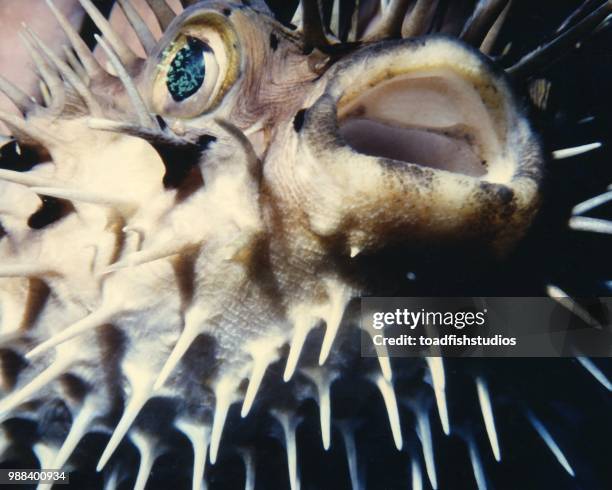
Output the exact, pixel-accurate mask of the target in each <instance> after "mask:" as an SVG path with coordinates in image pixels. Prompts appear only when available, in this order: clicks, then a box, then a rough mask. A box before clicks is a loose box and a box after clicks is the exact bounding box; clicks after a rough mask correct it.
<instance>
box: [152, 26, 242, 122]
mask: <svg viewBox="0 0 612 490" xmlns="http://www.w3.org/2000/svg"><path fill="white" fill-rule="evenodd" d="M156 61H157V63H156V65H155V74H154V76H153V87H152V91H151V99H152V100H151V102H152V105H153V107H154V109H155V111H156V112H158V113H159V114H161V115H168V116H172V117H178V118H194V117H198V116H200V115H202V114H204V113H207V112H210V111H212V110H214V109H215V108H216V107H217V106H218V105H219V103H220V102H221V100H222V98H223V96H224V95H225V94H226V92H227V91H228V90H229V89H230V88H231V86H232V85H233V83H234V82H235V80H236V78H237V74H238V66H239V49H238V43H237V41H236V39H235V35H234V33H233V30H232V29H231V28H230V27H229V26H228V25H226V24H223V23H221V22H219V21H217V19H215V18H212V19H211V18H210V17H204V18H196V19H193V20H191V21H190V22H187V23H185V24H184V25H183V26H181V28H180V30H179V31H178V32H177V33H176V34H175V35H174V36H173V38H172V39H171V40H170V41H169V42H167V44H166V45H165V47H164V48H163V49H161V51H160V54H159V55H158V57H157V60H156Z"/></svg>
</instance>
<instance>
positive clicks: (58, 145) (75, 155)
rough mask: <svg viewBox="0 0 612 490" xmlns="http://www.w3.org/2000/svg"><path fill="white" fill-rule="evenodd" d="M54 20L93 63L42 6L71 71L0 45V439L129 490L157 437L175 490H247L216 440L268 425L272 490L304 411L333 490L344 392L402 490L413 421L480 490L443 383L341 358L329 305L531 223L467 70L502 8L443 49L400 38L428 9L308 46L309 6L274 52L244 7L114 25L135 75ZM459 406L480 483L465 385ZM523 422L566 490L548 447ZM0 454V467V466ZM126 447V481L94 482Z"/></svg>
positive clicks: (523, 146)
mask: <svg viewBox="0 0 612 490" xmlns="http://www.w3.org/2000/svg"><path fill="white" fill-rule="evenodd" d="M80 3H81V5H82V6H83V8H84V9H85V11H86V12H87V14H88V15H89V17H90V18H91V19H92V20H93V21H94V22H95V23H96V25H97V26H98V28H99V29H100V31H101V33H102V37H97V41H98V43H99V48H100V49H101V50H102V51H103V52H104V53H105V59H106V60H107V63H105V64H103V63H101V62H99V61H98V59H99V58H96V57H94V56H93V54H92V53H91V52H90V51H89V48H87V46H86V45H85V44H84V43H83V42H82V41H81V40H80V38H79V37H78V35H77V34H76V33H75V32H74V31H72V30H70V29H71V28H70V27H69V26H70V24H69V23H67V22H66V20H65V18H64V17H63V16H62V14H61V13H60V12H59V11H58V10H57V9H56V8H55V6H54V5H53V3H52V2H51V1H49V2H48V4H49V8H50V12H52V13H53V14H54V15H55V16H56V17H57V20H58V21H59V23H60V24H61V25H62V26H63V27H64V28H65V29H66V30H67V32H66V34H67V38H68V39H69V40H70V41H71V44H72V50H73V51H74V52H73V53H72V55H74V56H73V59H72V60H70V59H68V60H64V59H62V58H60V57H59V56H57V55H56V54H54V53H53V52H52V51H50V50H49V48H48V47H47V46H46V45H45V43H44V42H43V41H41V40H39V38H38V37H37V35H36V33H35V32H32V31H30V30H27V29H26V30H24V35H23V37H24V42H25V43H26V46H27V47H28V49H29V51H30V53H31V56H32V60H33V62H34V64H35V65H36V67H37V72H38V73H39V75H40V83H41V85H42V86H43V87H44V90H43V95H44V96H45V99H46V103H45V104H44V105H40V104H38V103H36V102H34V101H33V100H32V99H30V98H29V96H26V95H25V94H23V93H22V91H21V90H20V89H19V88H17V87H14V86H12V85H11V84H9V83H8V81H4V80H3V79H0V90H2V92H4V93H5V94H6V95H8V96H9V97H11V98H12V100H13V101H14V103H15V105H16V106H17V108H18V109H19V110H20V112H21V114H22V116H16V115H10V114H6V113H0V120H1V121H3V122H4V123H5V124H6V125H7V127H8V128H10V130H11V132H12V135H13V137H14V138H15V139H16V140H17V141H18V144H19V152H23V154H24V155H27V156H28V158H34V159H35V160H36V165H31V166H27V167H25V166H24V168H19V169H2V170H0V179H1V183H0V192H1V195H0V221H1V225H2V228H1V230H2V238H1V240H0V278H1V279H0V306H1V310H0V311H1V323H0V335H2V344H3V345H2V351H1V355H0V360H1V361H2V368H3V369H2V376H1V381H2V388H3V391H4V397H3V398H2V399H1V400H0V416H1V418H2V420H3V421H6V420H8V419H15V418H17V419H24V420H32V421H35V422H36V421H39V422H40V421H42V420H44V421H45V424H42V423H41V424H40V425H41V428H39V431H40V434H39V437H38V438H37V440H36V442H35V443H34V444H33V446H32V447H33V450H34V451H35V452H36V455H37V457H38V458H39V462H40V465H41V467H43V468H72V467H73V466H74V462H73V460H71V456H72V455H73V452H74V451H75V449H76V448H77V447H78V445H79V443H80V442H81V441H82V440H83V439H84V438H85V437H87V436H89V435H92V434H100V433H102V434H104V444H103V445H102V447H101V448H100V452H99V453H97V454H96V458H99V459H98V460H97V464H96V468H97V470H98V471H101V472H103V475H104V481H105V485H106V488H115V485H119V484H120V483H121V481H124V480H125V481H127V480H129V481H130V482H133V483H131V484H132V485H133V486H134V488H139V489H144V488H145V485H146V483H147V479H148V478H149V474H150V473H151V471H155V462H156V460H157V459H158V458H160V457H161V456H163V455H164V454H166V453H168V452H170V451H171V449H172V448H171V446H172V444H173V442H172V441H173V440H175V439H176V438H177V432H180V433H181V434H183V436H181V437H182V438H183V439H185V438H186V439H188V440H189V442H190V443H191V445H192V447H193V463H188V465H191V468H192V470H193V475H192V476H191V477H190V480H191V481H190V482H189V485H190V486H191V487H192V488H193V489H194V490H196V489H200V488H205V487H206V478H205V476H204V471H205V467H206V465H207V460H208V461H209V463H210V465H214V464H215V463H216V461H217V459H218V458H220V457H221V456H222V455H223V454H224V453H223V451H225V454H226V455H227V454H234V455H239V457H240V458H242V459H243V461H244V464H245V468H246V470H245V483H244V485H245V488H247V489H251V488H254V485H255V481H256V480H255V478H256V475H255V473H254V472H255V463H254V461H255V460H256V458H257V452H256V449H257V447H256V444H255V442H254V441H255V435H254V432H255V431H256V429H255V426H256V425H257V424H256V423H255V422H251V423H250V426H251V427H250V430H249V429H248V428H247V429H244V427H241V428H240V429H238V430H237V429H236V426H233V427H225V425H226V420H227V419H228V417H230V416H232V413H233V411H234V410H235V408H238V409H239V411H240V416H241V418H245V419H246V422H247V424H246V425H247V426H248V425H249V423H248V422H249V417H250V418H251V420H254V417H261V418H263V417H267V418H268V419H269V420H273V421H275V424H276V429H277V433H276V436H277V437H279V438H280V439H281V441H282V444H283V445H284V447H285V449H286V456H287V468H288V471H287V470H283V471H287V472H288V477H287V476H286V475H285V474H283V475H282V477H281V478H286V479H287V480H288V485H289V486H290V488H291V489H292V490H297V489H298V488H300V480H301V476H300V469H299V458H298V454H299V447H298V446H297V442H296V440H297V436H296V433H297V430H298V427H299V425H300V423H301V421H302V419H301V417H302V413H303V410H302V407H303V406H304V404H305V402H306V401H307V400H309V399H313V400H315V401H316V403H317V405H318V407H319V413H318V417H319V424H320V431H321V438H322V445H323V448H324V449H325V450H329V449H330V447H331V446H332V441H335V442H334V444H338V442H337V441H339V440H341V441H343V444H344V448H345V451H346V455H347V458H348V470H349V477H350V484H351V485H352V488H353V490H357V489H359V488H364V485H365V480H364V478H363V475H360V474H359V473H360V471H359V468H360V464H358V463H357V459H356V458H357V455H358V451H357V449H356V445H355V444H356V442H355V430H356V429H357V420H356V417H353V416H352V415H351V414H350V413H348V414H347V413H342V414H340V415H339V416H336V415H335V414H334V412H333V404H332V388H333V386H334V383H336V382H337V381H338V380H339V379H349V380H351V381H353V380H354V381H355V382H356V381H361V382H362V383H363V385H366V386H367V387H368V388H367V389H366V390H369V391H368V396H370V395H371V393H372V392H378V395H376V396H377V397H380V401H381V403H383V404H384V408H385V412H386V416H387V417H388V424H389V429H386V430H388V435H389V439H390V440H391V441H392V444H394V445H395V446H396V448H397V449H398V450H402V449H406V448H408V449H407V451H408V453H409V454H410V458H411V459H410V460H409V463H406V466H407V467H410V468H411V478H412V485H413V488H420V485H422V484H423V481H424V479H425V478H426V479H427V480H428V481H429V484H430V485H431V487H432V488H437V478H438V475H437V473H436V472H437V471H438V472H439V471H440V468H439V466H438V469H436V465H435V462H434V458H435V457H436V456H434V449H433V446H434V442H433V440H434V438H433V436H432V420H434V418H433V417H434V416H433V415H430V413H436V412H437V414H438V415H436V418H437V419H438V420H439V424H440V426H441V428H442V430H443V431H444V433H446V434H447V435H448V434H451V433H452V434H454V435H458V436H460V437H462V438H463V439H465V444H466V448H467V453H468V455H469V458H470V462H471V465H472V467H473V473H474V479H475V482H476V484H477V486H478V488H479V489H480V490H482V489H484V488H487V483H486V481H487V477H486V475H485V471H484V468H483V463H482V461H481V456H480V453H479V450H480V449H479V448H478V445H477V444H476V442H475V440H474V438H473V437H472V435H471V434H467V433H465V432H463V431H462V430H457V431H456V432H455V431H454V428H453V426H452V424H451V423H450V421H449V420H450V419H452V417H451V418H450V419H449V412H448V407H447V401H446V375H445V370H444V365H443V361H442V360H441V359H439V358H436V359H434V358H432V359H427V360H425V361H415V362H414V367H413V368H402V369H401V370H396V371H394V370H393V369H392V363H391V360H390V359H389V358H388V357H387V356H386V355H385V352H379V355H380V357H379V359H378V360H376V359H373V360H372V359H366V358H361V357H360V350H359V338H360V334H361V332H360V330H359V328H358V323H359V322H358V319H357V318H356V314H355V311H354V308H353V309H351V308H350V307H349V305H350V304H351V301H352V300H353V299H355V298H358V297H360V296H361V295H364V294H371V293H372V292H375V286H374V285H373V281H372V277H371V273H372V270H371V268H367V267H364V263H363V261H361V260H360V258H361V257H375V256H376V254H378V253H380V252H381V250H385V249H386V248H388V247H412V246H415V245H418V246H427V245H428V244H437V243H444V244H446V245H447V246H450V247H452V246H455V245H457V246H460V247H466V246H468V247H472V248H473V250H475V251H477V252H478V253H482V254H485V255H487V256H491V257H494V258H495V259H496V260H502V259H503V257H504V256H505V255H506V254H508V253H509V252H510V251H511V250H512V249H513V247H515V245H516V244H517V242H519V241H520V240H521V238H522V237H523V236H524V234H525V233H526V232H527V230H528V228H529V226H530V224H531V222H532V220H533V219H534V216H535V215H536V213H537V210H538V207H539V204H540V187H541V181H542V177H543V166H544V163H545V160H546V158H545V156H544V152H543V149H542V147H541V143H540V141H539V138H538V137H537V136H536V135H535V133H534V131H533V130H532V128H531V125H530V123H529V121H528V120H527V118H526V115H525V112H524V109H523V108H522V106H521V104H520V103H519V102H518V100H517V98H516V96H515V95H514V94H513V92H512V90H511V83H510V82H509V80H508V78H507V74H506V73H504V72H503V70H501V69H500V68H499V67H498V66H496V65H495V63H494V61H493V60H492V59H491V58H489V57H488V56H487V55H485V54H483V53H482V52H480V51H479V50H478V49H476V48H474V47H473V46H472V45H475V46H476V47H477V48H478V47H480V46H481V44H482V45H483V46H484V45H485V44H486V46H490V45H491V43H492V41H491V38H490V37H489V38H486V36H487V35H488V36H494V35H495V29H498V25H497V23H496V21H498V19H501V20H499V22H502V21H503V17H501V16H505V13H507V12H506V10H505V8H506V4H508V2H500V1H491V2H480V3H479V4H478V7H477V8H476V11H475V12H474V13H473V15H472V17H470V18H469V19H468V21H467V24H466V30H465V31H464V32H463V34H462V36H460V37H461V39H458V38H452V37H449V36H444V35H436V34H431V35H427V36H422V37H415V36H416V35H418V34H422V33H425V32H429V28H428V27H429V25H430V24H431V22H432V18H433V16H435V13H436V8H435V7H432V6H433V4H435V3H436V2H433V3H431V5H429V7H428V6H427V4H428V3H430V2H422V1H420V0H418V1H416V2H414V4H415V5H414V8H413V9H411V10H409V7H410V5H411V2H405V1H392V2H384V3H385V5H386V4H387V3H388V5H387V6H386V7H385V8H384V9H382V10H380V11H377V12H372V13H371V19H370V20H369V23H368V25H367V26H355V29H349V30H348V31H347V32H346V33H345V34H340V33H339V32H338V30H336V31H334V30H333V27H334V26H333V22H332V28H327V27H324V26H322V25H321V23H320V11H319V9H318V7H317V2H310V1H305V2H304V3H303V9H301V10H298V14H297V16H296V18H295V19H294V20H295V21H296V22H298V25H297V28H295V27H294V28H292V27H288V26H285V25H283V24H282V23H280V22H279V21H277V20H276V19H275V18H274V17H273V15H272V14H271V12H270V11H269V10H268V9H267V7H266V6H265V4H263V2H252V3H251V2H244V3H245V5H242V4H237V3H231V2H225V1H204V2H183V3H184V4H185V5H184V6H185V7H186V8H185V9H184V10H183V11H182V12H180V13H179V14H175V13H174V11H173V10H172V9H170V8H169V7H168V5H167V4H166V3H165V2H164V1H163V0H162V1H154V0H150V1H148V4H149V5H150V7H151V8H152V9H153V11H154V12H155V14H156V16H157V19H158V21H159V23H160V25H161V26H162V27H163V35H162V37H161V38H160V39H156V40H153V39H152V34H151V33H150V32H149V30H148V28H147V26H146V24H145V23H144V22H143V21H142V19H140V17H139V16H138V13H137V11H136V10H134V9H133V6H131V4H130V2H129V0H125V1H121V2H119V4H120V5H121V6H122V7H123V9H124V11H125V12H126V14H128V18H129V19H130V22H131V24H132V25H133V26H134V29H135V31H136V33H137V34H138V35H139V37H140V40H141V42H142V46H143V48H144V51H145V52H146V53H147V57H146V59H141V58H140V57H138V56H137V55H136V54H135V53H134V52H133V51H132V50H131V49H130V48H129V47H128V46H127V44H126V43H125V42H124V41H123V39H122V38H121V37H120V36H119V35H117V34H116V33H115V32H114V30H113V27H112V26H111V25H110V23H108V21H107V20H106V19H105V18H104V16H102V15H101V14H100V12H99V11H98V10H97V8H96V7H95V5H94V4H93V3H92V2H91V1H89V0H80ZM246 4H250V5H246ZM428 8H429V9H432V10H431V11H430V10H428ZM334 12H336V10H334ZM597 12H599V11H597ZM336 14H337V15H339V14H338V13H337V12H336ZM336 14H333V15H332V19H333V18H334V15H336ZM599 15H603V13H602V12H599ZM366 18H368V19H369V17H368V16H366ZM603 18H605V16H604V17H602V18H601V19H600V21H601V20H603ZM362 20H363V19H362ZM598 24H599V22H598V23H596V24H595V25H594V26H593V27H596V26H597V25H598ZM334 32H335V34H334ZM355 32H357V33H358V34H359V37H355ZM340 38H342V40H340ZM153 41H154V42H155V44H154V43H153ZM483 43H484V44H483ZM483 50H484V48H483ZM527 62H528V63H530V64H533V63H534V61H533V60H532V59H531V58H529V59H527V61H525V63H527ZM512 68H513V69H515V70H516V71H520V70H524V65H523V64H521V62H519V64H517V65H515V66H514V67H512ZM387 131H388V132H395V133H393V134H397V135H399V138H398V140H397V142H398V144H397V148H394V149H393V151H394V153H392V154H387V153H386V150H385V152H382V153H380V149H379V148H377V147H376V143H377V141H378V140H377V138H384V137H386V136H385V132H387ZM366 140H367V141H366ZM400 140H401V141H405V142H406V143H401V141H400ZM380 141H383V140H380ZM5 143H6V144H13V143H11V142H5ZM400 143H401V144H400ZM383 146H384V145H383ZM32 155H34V157H33V156H32ZM18 170H19V171H18ZM23 170H25V171H23ZM5 210H10V211H7V212H5ZM585 362H587V365H586V366H588V367H589V368H591V369H590V370H592V369H596V367H593V365H592V364H588V360H587V361H585ZM586 366H585V367H586ZM600 374H601V373H600ZM602 377H603V378H602ZM599 378H602V379H604V380H605V379H606V378H605V375H603V374H602V375H601V376H599ZM599 378H598V379H599ZM407 386H409V388H407ZM474 386H475V388H474V395H476V394H477V396H478V402H479V406H480V409H481V412H482V415H480V414H478V417H482V419H483V423H484V427H486V435H487V437H488V441H489V442H490V445H491V450H492V451H493V454H494V456H495V459H497V460H499V459H500V447H499V441H498V436H497V432H496V425H495V424H496V422H495V416H494V409H493V401H492V396H491V394H490V392H489V387H488V384H487V381H486V380H485V379H483V378H481V377H477V378H476V379H475V385H474ZM396 388H397V389H396ZM608 390H609V386H608ZM360 394H361V393H354V394H353V395H354V396H355V397H356V399H357V400H356V402H355V405H356V406H357V405H359V404H362V403H365V401H364V400H365V399H366V398H365V397H364V398H361V399H360ZM252 411H253V412H257V413H256V414H251V412H252ZM405 413H411V414H413V416H414V422H415V426H414V427H415V429H414V431H409V430H408V429H406V428H405V427H402V423H401V422H402V419H405V418H406V415H405ZM250 414H251V415H250ZM411 417H412V415H411ZM526 419H527V420H528V421H529V422H530V423H531V424H532V425H533V427H534V430H535V431H536V432H537V433H538V434H539V435H540V437H541V438H542V440H543V441H544V442H545V443H546V446H547V447H548V448H549V449H550V450H551V451H552V453H553V454H554V456H555V457H556V458H557V460H558V461H559V463H560V464H561V466H562V467H563V468H564V469H565V470H566V472H567V473H568V474H570V475H572V476H573V472H574V470H573V468H572V466H571V463H570V462H569V461H568V460H567V458H566V456H565V455H564V453H563V450H562V449H561V448H560V446H559V445H558V444H557V443H556V442H555V441H554V439H553V436H552V435H551V432H550V430H549V429H547V428H546V426H545V424H544V423H543V422H542V421H541V420H540V419H539V418H538V417H537V415H535V414H534V413H532V412H527V414H526ZM49 420H50V422H49ZM435 424H436V425H435V428H436V429H437V428H438V425H437V424H438V421H436V422H435ZM45 431H46V432H45ZM5 432H6V437H5V439H6V441H5V443H4V445H3V446H2V448H5V447H6V449H7V450H8V449H10V448H11V447H13V446H15V445H17V446H20V445H23V444H15V443H16V442H17V443H19V441H15V440H14V439H15V435H14V434H11V433H10V432H9V431H5ZM334 434H336V436H337V435H338V434H340V435H341V439H338V437H336V438H334ZM226 440H228V441H230V442H229V443H227V442H225V441H226ZM128 442H130V443H131V444H132V445H133V446H134V447H135V448H136V449H137V450H138V452H139V454H140V463H139V469H138V471H133V470H130V468H128V467H127V466H126V464H124V463H123V462H122V460H121V457H118V456H114V455H115V453H116V452H117V451H119V452H121V451H123V453H125V446H126V445H127V444H126V443H128ZM415 447H419V448H420V449H419V453H418V454H422V457H421V456H420V455H419V456H417V455H416V454H415V453H414V450H415ZM421 462H422V464H421ZM207 471H208V470H207ZM130 479H131V480H130ZM348 481H349V478H347V482H348ZM279 485H280V484H279Z"/></svg>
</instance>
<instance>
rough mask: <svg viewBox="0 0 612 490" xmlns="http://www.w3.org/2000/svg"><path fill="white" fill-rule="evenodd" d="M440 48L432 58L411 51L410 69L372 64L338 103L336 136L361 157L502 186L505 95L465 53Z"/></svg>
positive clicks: (508, 167) (406, 64)
mask: <svg viewBox="0 0 612 490" xmlns="http://www.w3.org/2000/svg"><path fill="white" fill-rule="evenodd" d="M432 44H434V45H435V44H436V42H433V43H432ZM443 44H445V46H444V49H442V48H440V46H437V47H436V46H434V48H433V49H432V50H433V51H435V53H431V56H423V54H420V53H419V49H416V50H415V51H414V58H415V59H414V60H412V61H411V60H410V59H408V61H403V62H401V63H399V64H398V63H397V62H395V61H394V60H391V63H390V62H389V61H387V62H386V63H382V64H381V63H379V62H378V61H375V62H373V63H372V62H371V61H370V63H369V66H368V67H367V69H366V70H364V71H363V72H362V73H361V76H358V77H353V83H352V86H351V87H350V88H349V89H345V90H344V91H343V93H342V95H341V96H340V97H339V99H338V101H337V122H338V128H339V136H340V137H341V138H342V139H343V141H344V142H345V144H347V145H348V146H350V147H351V148H352V149H353V150H354V151H356V152H358V153H361V154H364V155H368V156H372V157H382V158H385V159H390V160H393V161H395V162H399V163H403V164H414V165H418V166H421V167H429V168H433V169H436V170H442V171H448V172H452V173H455V174H461V175H465V176H469V177H474V178H477V179H481V180H486V181H490V182H496V183H506V182H508V181H509V180H510V179H511V178H512V175H513V173H514V170H515V168H512V167H513V165H512V164H511V163H510V162H509V159H508V158H507V156H508V155H507V154H508V151H507V144H506V136H505V135H506V131H507V129H508V122H507V121H506V117H505V113H506V109H505V107H506V105H507V101H506V99H505V97H504V94H505V92H507V88H505V86H500V83H499V82H498V80H495V79H494V77H493V76H492V75H490V74H489V73H487V71H486V70H483V69H482V66H481V67H479V68H480V69H479V70H475V69H474V64H475V61H474V60H470V59H469V57H466V55H465V49H462V50H460V51H459V52H457V53H453V52H454V45H453V44H454V43H449V42H447V43H443ZM427 47H428V46H427V45H426V46H424V47H423V48H422V50H425V51H427ZM434 55H437V56H434ZM403 56H404V57H408V55H407V54H406V53H404V54H403ZM408 58H409V57H408ZM474 58H476V57H474ZM433 59H437V61H436V62H435V63H434V62H432V60H433ZM478 61H481V60H479V59H478ZM366 66H367V65H366ZM355 81H356V82H355ZM501 85H504V84H501Z"/></svg>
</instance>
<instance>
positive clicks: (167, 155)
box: [152, 134, 217, 189]
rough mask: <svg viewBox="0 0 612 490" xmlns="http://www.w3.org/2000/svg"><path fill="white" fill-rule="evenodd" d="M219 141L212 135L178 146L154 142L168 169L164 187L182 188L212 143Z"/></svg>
mask: <svg viewBox="0 0 612 490" xmlns="http://www.w3.org/2000/svg"><path fill="white" fill-rule="evenodd" d="M214 141H217V138H215V137H214V136H210V135H207V134H205V135H202V136H200V137H199V138H198V140H197V142H196V143H189V144H185V145H177V144H172V143H168V142H152V144H153V147H154V148H155V149H156V150H157V153H159V156H160V157H161V159H162V162H163V163H164V167H166V173H165V175H164V180H163V182H164V187H165V188H166V189H176V188H178V187H180V186H181V184H182V183H183V181H184V180H185V179H186V178H187V176H188V175H189V174H190V173H191V170H192V169H193V168H194V167H195V166H196V165H197V164H198V162H199V161H200V158H201V156H202V153H204V152H205V151H206V150H207V149H208V146H209V145H210V143H212V142H214Z"/></svg>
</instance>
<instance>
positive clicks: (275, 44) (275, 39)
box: [270, 33, 278, 51]
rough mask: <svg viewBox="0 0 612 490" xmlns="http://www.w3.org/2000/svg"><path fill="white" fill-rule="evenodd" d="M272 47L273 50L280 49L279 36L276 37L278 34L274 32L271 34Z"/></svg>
mask: <svg viewBox="0 0 612 490" xmlns="http://www.w3.org/2000/svg"><path fill="white" fill-rule="evenodd" d="M270 48H272V51H276V50H277V49H278V37H276V34H274V33H271V34H270Z"/></svg>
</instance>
